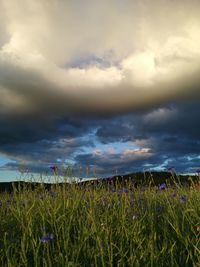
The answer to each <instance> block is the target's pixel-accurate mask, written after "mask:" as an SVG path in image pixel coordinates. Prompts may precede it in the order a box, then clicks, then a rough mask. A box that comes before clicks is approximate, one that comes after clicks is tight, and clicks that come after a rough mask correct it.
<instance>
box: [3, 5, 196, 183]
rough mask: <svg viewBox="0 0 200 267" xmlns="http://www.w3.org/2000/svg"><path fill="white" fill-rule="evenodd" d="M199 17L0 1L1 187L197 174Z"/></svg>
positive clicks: (169, 10)
mask: <svg viewBox="0 0 200 267" xmlns="http://www.w3.org/2000/svg"><path fill="white" fill-rule="evenodd" d="M199 14H200V1H199V0H152V1H150V0H123V1H122V0H110V1H107V0H101V1H97V0H85V1H81V0H74V1H70V0H69V1H63V0H48V1H46V0H34V1H33V0H0V181H9V180H15V179H14V178H15V177H16V176H17V175H19V174H20V172H19V171H20V170H22V169H23V168H24V169H25V170H26V171H27V172H28V173H36V174H41V173H43V174H44V173H46V174H51V171H52V170H51V169H50V167H51V166H54V165H55V166H58V168H59V170H60V171H64V170H66V168H67V167H69V166H73V169H74V173H75V174H76V175H77V176H83V177H86V176H87V175H88V176H89V175H90V176H94V175H95V176H98V177H105V176H110V175H115V174H126V173H130V172H136V171H145V170H166V169H168V168H170V167H172V166H173V167H174V168H175V170H176V171H177V173H194V172H195V171H196V169H199V168H200V127H199V122H200V120H199V114H200V105H199V104H200V75H199V74H200V16H199ZM75 174H74V175H75Z"/></svg>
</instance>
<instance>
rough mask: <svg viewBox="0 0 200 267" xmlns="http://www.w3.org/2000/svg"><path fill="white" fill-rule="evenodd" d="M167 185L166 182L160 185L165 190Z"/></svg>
mask: <svg viewBox="0 0 200 267" xmlns="http://www.w3.org/2000/svg"><path fill="white" fill-rule="evenodd" d="M166 187H167V185H166V183H163V184H161V185H160V186H159V189H160V190H165V188H166Z"/></svg>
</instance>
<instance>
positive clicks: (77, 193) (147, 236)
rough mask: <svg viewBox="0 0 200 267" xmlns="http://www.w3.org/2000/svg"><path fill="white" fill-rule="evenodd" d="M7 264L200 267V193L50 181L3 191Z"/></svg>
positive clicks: (0, 257) (1, 226)
mask: <svg viewBox="0 0 200 267" xmlns="http://www.w3.org/2000/svg"><path fill="white" fill-rule="evenodd" d="M0 207H1V208H0V216H1V217H0V218H1V220H0V266H2V267H20V266H33V267H41V266H48V267H50V266H52V267H56V266H58V267H61V266H66V267H72V266H77V267H78V266H80V267H84V266H85V267H90V266H91V267H93V266H114V267H117V266H133V267H137V266H151V267H156V266H165V267H167V266H169V267H173V266H181V267H184V266H195V267H197V266H200V190H199V189H198V188H191V187H184V186H180V185H175V186H168V185H167V186H166V187H165V185H163V186H161V187H160V188H159V186H154V187H150V186H146V187H144V186H139V187H138V188H134V186H133V185H132V183H131V182H129V183H128V184H127V185H126V187H124V186H121V185H120V184H117V185H116V186H115V187H114V185H112V183H110V184H108V185H106V184H104V185H101V184H100V185H96V186H94V185H90V184H89V183H88V184H87V185H85V186H80V185H78V184H71V185H62V186H59V185H56V184H55V185H52V188H51V189H50V190H49V191H48V190H46V189H45V188H44V187H43V186H42V185H41V186H40V187H38V188H37V189H36V190H30V189H29V188H28V187H27V188H24V189H23V190H22V189H19V190H18V189H17V188H14V192H13V194H9V193H1V195H0Z"/></svg>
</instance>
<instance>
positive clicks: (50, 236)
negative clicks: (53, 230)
mask: <svg viewBox="0 0 200 267" xmlns="http://www.w3.org/2000/svg"><path fill="white" fill-rule="evenodd" d="M53 239H54V235H53V234H49V235H47V236H42V237H41V238H40V241H42V242H43V243H49V242H50V241H51V240H53Z"/></svg>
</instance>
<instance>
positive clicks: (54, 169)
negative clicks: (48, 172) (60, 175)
mask: <svg viewBox="0 0 200 267" xmlns="http://www.w3.org/2000/svg"><path fill="white" fill-rule="evenodd" d="M50 169H52V171H53V172H56V171H57V170H58V167H57V166H55V165H53V166H51V167H50Z"/></svg>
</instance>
